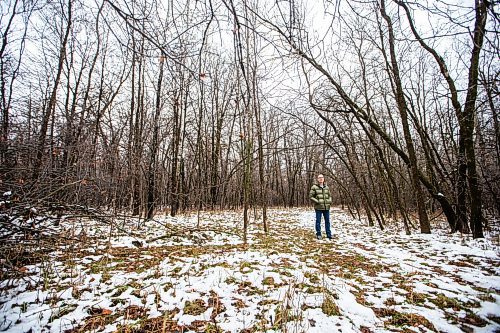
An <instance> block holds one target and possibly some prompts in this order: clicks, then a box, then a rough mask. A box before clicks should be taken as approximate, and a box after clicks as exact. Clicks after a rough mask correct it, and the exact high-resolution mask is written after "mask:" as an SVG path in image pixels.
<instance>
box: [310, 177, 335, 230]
mask: <svg viewBox="0 0 500 333" xmlns="http://www.w3.org/2000/svg"><path fill="white" fill-rule="evenodd" d="M309 199H311V201H313V202H314V210H315V211H316V238H317V239H321V216H322V215H323V217H324V218H325V229H326V237H328V239H332V232H331V230H330V205H331V203H332V197H331V195H330V189H329V188H328V185H326V184H325V177H324V176H323V175H322V174H319V175H318V184H314V185H313V186H312V187H311V190H310V191H309Z"/></svg>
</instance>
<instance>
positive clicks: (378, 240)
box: [0, 209, 500, 333]
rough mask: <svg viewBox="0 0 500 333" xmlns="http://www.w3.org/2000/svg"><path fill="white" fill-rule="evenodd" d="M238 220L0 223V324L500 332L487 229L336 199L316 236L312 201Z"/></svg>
mask: <svg viewBox="0 0 500 333" xmlns="http://www.w3.org/2000/svg"><path fill="white" fill-rule="evenodd" d="M242 220H243V219H242V212H241V211H235V212H228V211H224V212H202V213H201V215H200V216H199V219H198V216H197V215H196V214H193V215H185V216H178V217H176V218H172V217H169V216H157V217H156V218H155V220H154V221H149V222H146V223H143V224H141V225H140V226H138V221H137V220H134V219H131V218H126V217H121V218H113V219H111V220H109V219H108V220H104V219H90V218H86V217H85V216H80V217H78V216H73V217H71V218H69V217H68V218H64V216H63V217H60V216H59V218H58V219H57V220H55V219H52V218H50V217H47V216H45V217H43V216H38V217H29V218H26V217H25V218H24V219H22V218H19V219H15V220H14V221H10V222H11V223H13V224H16V223H17V224H18V226H19V229H17V230H18V231H19V230H24V231H23V237H22V239H21V238H19V237H18V236H19V233H17V234H14V233H12V232H11V234H12V237H11V239H10V243H9V244H10V245H9V247H5V246H4V247H3V248H2V253H0V259H1V263H2V273H1V276H0V277H1V279H0V331H9V332H115V331H118V332H188V331H192V332H247V333H248V332H343V333H346V332H365V333H366V332H389V331H399V332H500V274H499V273H500V251H499V249H500V246H499V244H498V234H497V235H494V237H496V238H494V237H493V236H492V235H490V234H488V237H489V238H488V237H487V238H486V239H482V240H473V239H471V238H470V237H469V236H461V235H459V234H454V235H450V234H448V233H447V230H446V229H445V227H446V226H445V225H443V226H442V227H443V228H440V227H439V226H434V230H433V234H431V235H423V234H418V233H415V234H413V235H409V236H408V235H405V234H404V233H403V232H401V231H400V230H396V229H388V230H385V231H381V230H379V229H378V228H376V227H368V226H366V222H364V221H360V220H357V219H353V218H352V217H351V216H350V215H348V214H347V212H344V211H341V210H340V209H334V210H333V211H332V224H333V231H334V235H333V238H334V239H333V240H332V241H328V240H322V241H317V240H316V239H315V237H314V212H313V211H312V210H311V209H309V210H308V209H271V210H270V211H269V225H270V232H269V233H268V234H267V235H266V234H264V233H263V231H262V226H261V225H260V224H259V223H257V222H253V220H252V221H251V225H250V227H249V235H248V245H243V241H242V231H241V230H242V228H243V222H242ZM198 223H199V226H197V224H198ZM434 223H437V222H434ZM23 226H24V227H23ZM26 226H29V228H27V227H26ZM33 230H35V232H33ZM15 235H18V236H16V237H18V239H14V238H15V237H14V236H15ZM0 236H2V237H3V239H6V238H5V237H7V236H9V234H8V232H7V231H6V230H2V229H1V228H0ZM41 236H44V237H43V241H40V240H37V239H41V238H42V237H41Z"/></svg>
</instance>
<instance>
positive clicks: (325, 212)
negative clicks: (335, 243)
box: [315, 209, 332, 238]
mask: <svg viewBox="0 0 500 333" xmlns="http://www.w3.org/2000/svg"><path fill="white" fill-rule="evenodd" d="M315 211H316V236H321V215H323V217H324V218H325V229H326V237H328V238H332V231H331V230H330V210H317V209H316V210H315Z"/></svg>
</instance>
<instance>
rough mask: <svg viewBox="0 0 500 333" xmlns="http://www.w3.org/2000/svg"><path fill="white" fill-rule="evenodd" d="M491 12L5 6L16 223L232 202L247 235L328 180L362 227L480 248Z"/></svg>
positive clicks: (5, 179) (493, 34) (491, 172)
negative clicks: (444, 233) (254, 212)
mask: <svg viewBox="0 0 500 333" xmlns="http://www.w3.org/2000/svg"><path fill="white" fill-rule="evenodd" d="M497 9H498V2H497V1H480V0H476V1H467V2H461V1H458V2H443V1H430V0H428V1H419V2H409V1H384V0H380V1H333V0H327V1H322V2H306V1H304V2H301V1H298V0H297V1H293V0H288V1H276V2H272V1H258V0H248V1H239V0H204V1H155V0H144V1H142V0H141V1H132V2H130V1H120V0H117V1H114V0H113V1H110V0H103V1H84V0H67V1H62V0H60V1H48V0H47V1H46V0H38V1H37V0H8V1H6V2H2V5H1V21H0V27H1V33H2V38H1V47H0V108H1V113H2V119H1V122H2V126H1V142H0V159H1V161H0V165H1V166H0V169H1V170H0V175H1V183H0V188H1V189H2V190H3V191H4V192H5V193H6V197H8V199H9V202H8V205H10V208H12V205H14V207H17V208H18V209H19V211H20V212H21V211H22V210H23V209H25V208H26V207H28V208H29V207H32V206H40V207H49V208H50V209H52V210H57V209H70V210H71V209H72V210H79V209H88V207H99V208H106V209H108V210H109V211H111V212H114V213H115V214H117V213H119V212H120V213H123V212H127V214H129V213H130V214H132V215H134V216H142V217H144V218H152V217H153V216H154V214H155V212H158V211H160V210H161V211H165V212H168V213H169V214H171V215H172V216H175V215H176V214H178V213H179V212H183V211H188V210H190V211H193V210H194V211H200V210H206V209H218V210H219V209H220V210H224V209H232V208H243V212H244V213H243V215H244V230H245V231H246V229H247V227H248V221H249V218H248V214H249V210H250V209H251V208H254V209H257V208H259V211H261V213H259V216H260V217H261V218H262V222H263V228H264V229H265V230H267V229H268V228H269V227H272V226H268V224H267V213H266V211H267V207H270V206H285V207H294V206H303V205H307V204H309V200H308V191H309V188H310V186H311V184H312V182H313V181H314V179H315V175H316V174H317V173H323V174H325V176H326V177H327V179H328V181H329V185H330V188H331V189H332V193H333V201H334V204H336V205H341V206H342V207H344V208H346V209H347V210H348V211H349V212H350V213H351V214H352V215H353V216H357V217H359V216H360V215H366V217H367V219H368V221H369V224H370V225H377V226H379V227H380V228H382V229H383V228H384V227H385V226H386V225H387V224H390V223H391V221H393V220H397V221H401V222H403V225H404V229H405V230H406V232H407V233H410V232H411V229H412V226H413V227H418V229H419V231H421V232H424V233H429V232H431V228H432V227H431V224H432V221H433V220H434V219H436V218H439V217H443V216H444V217H446V220H447V221H448V224H449V228H450V230H451V231H460V232H463V233H472V235H473V237H474V238H481V237H483V230H484V228H485V227H486V228H489V227H491V225H490V224H491V223H495V222H494V221H495V218H496V217H498V215H499V213H500V206H499V203H500V200H499V199H498V194H499V193H498V191H499V190H500V186H499V172H500V171H499V170H500V168H499V164H500V129H499V125H498V111H497V110H498V105H499V99H498V75H499V71H498V59H499V44H498V42H499V41H498V23H499V20H498V13H497ZM2 205H3V208H5V205H7V204H6V203H5V202H3V203H2ZM260 209H262V210H260ZM26 214H31V213H30V211H29V210H28V211H27V212H26ZM245 235H246V233H245Z"/></svg>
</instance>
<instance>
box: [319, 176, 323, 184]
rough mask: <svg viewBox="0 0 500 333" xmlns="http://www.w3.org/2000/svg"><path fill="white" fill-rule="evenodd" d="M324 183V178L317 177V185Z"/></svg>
mask: <svg viewBox="0 0 500 333" xmlns="http://www.w3.org/2000/svg"><path fill="white" fill-rule="evenodd" d="M324 181H325V177H323V175H319V176H318V183H320V184H323V182H324Z"/></svg>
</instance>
